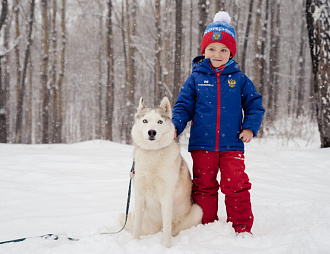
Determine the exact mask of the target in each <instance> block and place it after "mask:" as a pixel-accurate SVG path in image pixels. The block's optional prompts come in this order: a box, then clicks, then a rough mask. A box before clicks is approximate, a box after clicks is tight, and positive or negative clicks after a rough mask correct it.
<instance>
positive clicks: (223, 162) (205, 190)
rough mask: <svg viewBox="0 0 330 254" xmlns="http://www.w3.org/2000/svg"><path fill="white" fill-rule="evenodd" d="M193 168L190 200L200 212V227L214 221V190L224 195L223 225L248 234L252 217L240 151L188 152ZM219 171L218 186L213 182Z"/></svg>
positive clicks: (215, 210)
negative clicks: (230, 224)
mask: <svg viewBox="0 0 330 254" xmlns="http://www.w3.org/2000/svg"><path fill="white" fill-rule="evenodd" d="M191 156H192V158H193V161H194V165H193V189H192V198H193V200H194V202H195V203H197V204H198V205H199V206H200V207H202V209H203V220H202V223H203V224H206V223H209V222H213V221H215V220H218V216H217V212H218V189H219V186H220V189H221V192H222V193H223V194H225V204H226V210H227V221H228V222H232V223H233V227H234V229H235V231H236V232H237V233H242V232H250V231H251V227H252V224H253V214H252V209H251V202H250V193H249V190H250V189H251V183H250V182H249V178H248V176H247V174H246V173H245V172H244V170H245V165H244V155H243V152H242V151H222V152H212V151H204V150H194V151H192V152H191ZM219 168H220V173H221V180H220V185H219V183H218V181H217V174H218V169H219Z"/></svg>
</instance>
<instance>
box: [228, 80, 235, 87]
mask: <svg viewBox="0 0 330 254" xmlns="http://www.w3.org/2000/svg"><path fill="white" fill-rule="evenodd" d="M228 84H229V86H230V87H235V86H236V80H233V79H229V80H228Z"/></svg>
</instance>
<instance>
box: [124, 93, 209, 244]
mask: <svg viewBox="0 0 330 254" xmlns="http://www.w3.org/2000/svg"><path fill="white" fill-rule="evenodd" d="M171 117H172V112H171V106H170V102H169V100H168V99H167V97H165V98H164V99H163V100H162V102H161V104H160V108H157V109H150V108H147V107H146V106H145V105H144V103H143V100H142V99H140V104H139V107H138V112H137V113H136V115H135V123H134V126H133V128H132V138H133V141H134V143H135V146H136V147H135V151H134V160H135V175H134V178H133V181H134V188H135V211H134V214H133V216H129V218H128V221H127V226H126V228H127V229H128V230H131V231H133V238H135V239H138V238H140V236H141V235H148V234H155V233H157V232H159V231H161V230H163V245H164V246H165V247H170V246H171V236H176V235H177V234H179V232H180V231H181V230H183V229H188V228H190V227H192V226H194V225H197V224H199V223H201V220H202V216H203V212H202V209H201V208H200V207H199V206H198V205H196V204H193V203H192V199H191V188H192V181H191V176H190V173H189V170H188V167H187V164H186V162H185V161H184V160H183V158H182V156H181V154H180V146H179V145H178V144H177V143H176V142H175V140H174V132H175V128H174V125H173V124H172V121H171ZM150 130H154V131H156V135H155V137H154V140H150V136H149V135H148V131H150ZM124 218H125V216H124V215H123V216H122V217H121V222H122V224H123V223H124Z"/></svg>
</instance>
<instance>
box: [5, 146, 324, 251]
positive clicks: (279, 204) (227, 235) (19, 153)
mask: <svg viewBox="0 0 330 254" xmlns="http://www.w3.org/2000/svg"><path fill="white" fill-rule="evenodd" d="M298 143H299V146H298V145H297V144H298ZM132 152H133V147H132V146H128V145H121V144H116V143H111V142H106V141H99V140H96V141H89V142H83V143H78V144H71V145H66V144H60V145H11V144H0V241H6V240H10V239H17V238H23V237H29V236H39V235H44V234H48V233H55V234H58V235H60V239H59V240H58V241H53V240H45V239H41V238H32V239H28V240H26V241H23V242H19V243H10V244H3V245H0V253H5V254H9V253H17V254H23V253H33V254H37V253H42V254H45V253H60V254H65V253H68V254H69V253H70V254H73V253H79V254H85V253H86V254H87V253H88V254H91V253H92V254H98V253H100V254H101V253H111V254H112V253H113V254H120V253H134V254H136V253H144V254H145V253H150V254H155V253H157V254H162V253H171V254H176V253H178V254H179V253H187V254H188V253H189V254H194V253H196V254H197V253H198V254H203V253H205V254H213V253H221V254H225V253H230V254H242V253H244V254H248V253H253V254H256V253H263V254H265V253H267V254H268V253H274V254H279V253H290V254H291V253H297V254H304V253H306V254H310V253H315V254H326V253H330V241H329V239H330V149H320V148H319V143H318V142H317V141H315V142H314V143H309V145H308V146H305V142H303V141H301V142H296V143H295V144H294V143H290V144H289V145H286V146H282V144H281V142H280V141H278V140H254V141H253V142H252V143H250V144H248V145H247V146H246V166H247V173H248V175H249V177H250V180H251V182H252V184H253V185H252V191H251V196H252V206H253V212H254V215H255V223H254V227H253V229H252V230H253V233H254V237H253V238H239V237H236V235H235V233H234V231H233V229H232V228H231V225H229V224H227V223H225V221H226V217H225V207H224V204H223V200H224V198H223V195H222V194H220V199H219V216H220V221H218V222H216V223H212V224H209V225H206V226H203V225H199V226H197V227H194V228H191V229H189V230H186V231H182V232H181V233H180V234H179V235H178V236H177V237H175V238H173V241H172V243H173V247H172V248H170V249H166V248H164V247H163V246H162V245H161V233H158V234H155V235H150V236H145V237H142V239H141V240H133V239H132V236H131V234H130V233H128V232H127V231H122V232H121V233H119V234H114V235H103V234H99V233H101V232H113V231H117V230H119V229H120V224H119V223H118V216H119V215H120V214H121V213H124V212H125V208H126V200H127V190H128V183H129V171H130V168H131V164H132ZM182 153H183V155H184V157H185V159H186V160H187V162H188V164H189V166H190V167H191V164H192V163H191V159H190V155H189V154H188V152H186V149H185V148H184V147H182ZM133 208H134V193H133V196H132V202H131V211H132V210H133ZM66 236H69V237H73V238H79V239H80V240H79V241H68V240H66Z"/></svg>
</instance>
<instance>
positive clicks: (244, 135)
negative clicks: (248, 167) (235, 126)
mask: <svg viewBox="0 0 330 254" xmlns="http://www.w3.org/2000/svg"><path fill="white" fill-rule="evenodd" d="M239 138H240V139H241V140H242V141H243V142H245V143H249V142H251V140H252V138H253V131H251V130H242V132H241V134H239Z"/></svg>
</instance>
